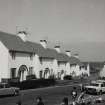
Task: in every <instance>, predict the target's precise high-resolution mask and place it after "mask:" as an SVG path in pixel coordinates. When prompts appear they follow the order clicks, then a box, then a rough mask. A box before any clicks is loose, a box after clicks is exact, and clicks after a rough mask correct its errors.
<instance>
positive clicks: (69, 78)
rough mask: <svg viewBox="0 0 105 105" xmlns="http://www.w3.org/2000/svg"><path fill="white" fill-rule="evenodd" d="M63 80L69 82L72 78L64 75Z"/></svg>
mask: <svg viewBox="0 0 105 105" xmlns="http://www.w3.org/2000/svg"><path fill="white" fill-rule="evenodd" d="M63 79H64V80H71V79H72V76H71V75H65V76H64V78H63Z"/></svg>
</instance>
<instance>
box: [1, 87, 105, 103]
mask: <svg viewBox="0 0 105 105" xmlns="http://www.w3.org/2000/svg"><path fill="white" fill-rule="evenodd" d="M71 90H72V86H71V85H67V86H55V87H48V88H40V89H31V90H23V91H21V97H19V96H14V97H5V98H1V99H0V105H16V102H18V100H19V99H21V101H22V105H36V100H35V99H36V97H37V96H41V97H42V99H43V101H44V103H45V105H59V104H60V103H61V101H62V99H63V97H65V96H67V97H68V98H69V101H71V96H70V92H71ZM77 90H78V94H80V91H79V89H78V88H77ZM90 96H91V95H87V96H86V97H90ZM102 96H103V97H104V98H105V95H102ZM92 97H94V98H95V97H96V98H97V97H98V96H97V95H96V96H92Z"/></svg>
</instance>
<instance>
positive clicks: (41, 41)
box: [40, 40, 47, 48]
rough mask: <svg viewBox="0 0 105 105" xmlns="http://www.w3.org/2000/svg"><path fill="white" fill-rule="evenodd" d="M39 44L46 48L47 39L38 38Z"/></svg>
mask: <svg viewBox="0 0 105 105" xmlns="http://www.w3.org/2000/svg"><path fill="white" fill-rule="evenodd" d="M40 44H41V45H42V46H43V47H44V48H47V41H46V40H40Z"/></svg>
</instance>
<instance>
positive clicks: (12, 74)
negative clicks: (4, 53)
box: [11, 68, 16, 78]
mask: <svg viewBox="0 0 105 105" xmlns="http://www.w3.org/2000/svg"><path fill="white" fill-rule="evenodd" d="M15 77H16V68H11V78H15Z"/></svg>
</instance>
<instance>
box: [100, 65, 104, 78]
mask: <svg viewBox="0 0 105 105" xmlns="http://www.w3.org/2000/svg"><path fill="white" fill-rule="evenodd" d="M99 75H100V77H105V65H104V67H103V68H102V70H101V71H100V74H99Z"/></svg>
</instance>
